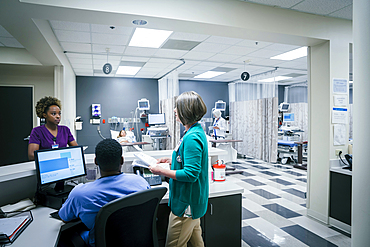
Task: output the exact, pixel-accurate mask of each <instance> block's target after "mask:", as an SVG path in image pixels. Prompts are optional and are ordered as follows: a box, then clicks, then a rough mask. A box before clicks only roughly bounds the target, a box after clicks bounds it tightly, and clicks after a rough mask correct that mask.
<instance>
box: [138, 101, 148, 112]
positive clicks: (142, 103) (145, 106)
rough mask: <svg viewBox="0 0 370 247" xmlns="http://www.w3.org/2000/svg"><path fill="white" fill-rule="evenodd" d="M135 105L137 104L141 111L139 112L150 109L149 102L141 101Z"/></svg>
mask: <svg viewBox="0 0 370 247" xmlns="http://www.w3.org/2000/svg"><path fill="white" fill-rule="evenodd" d="M137 104H138V108H139V110H141V111H143V110H149V109H150V106H149V100H143V99H141V100H139V101H138V102H137Z"/></svg>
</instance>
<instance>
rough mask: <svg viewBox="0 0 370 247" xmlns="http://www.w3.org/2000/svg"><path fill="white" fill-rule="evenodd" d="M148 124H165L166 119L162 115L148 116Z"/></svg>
mask: <svg viewBox="0 0 370 247" xmlns="http://www.w3.org/2000/svg"><path fill="white" fill-rule="evenodd" d="M148 124H149V125H155V124H166V119H165V115H164V113H160V114H148Z"/></svg>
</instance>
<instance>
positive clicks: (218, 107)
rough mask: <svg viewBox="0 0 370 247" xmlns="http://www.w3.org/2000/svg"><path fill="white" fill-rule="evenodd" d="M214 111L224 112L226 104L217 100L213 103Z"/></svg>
mask: <svg viewBox="0 0 370 247" xmlns="http://www.w3.org/2000/svg"><path fill="white" fill-rule="evenodd" d="M215 109H216V110H220V111H225V110H226V102H224V101H222V100H219V101H217V102H215Z"/></svg>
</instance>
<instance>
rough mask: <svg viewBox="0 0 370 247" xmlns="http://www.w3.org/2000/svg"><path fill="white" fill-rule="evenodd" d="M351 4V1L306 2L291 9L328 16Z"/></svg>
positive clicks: (307, 0)
mask: <svg viewBox="0 0 370 247" xmlns="http://www.w3.org/2000/svg"><path fill="white" fill-rule="evenodd" d="M350 4H352V1H351V0H326V1H317V0H305V1H302V2H300V3H298V4H297V5H295V6H294V7H292V8H291V9H294V10H298V11H302V12H307V13H313V14H318V15H327V14H330V13H332V12H334V11H337V10H339V9H342V8H344V7H347V6H348V5H350Z"/></svg>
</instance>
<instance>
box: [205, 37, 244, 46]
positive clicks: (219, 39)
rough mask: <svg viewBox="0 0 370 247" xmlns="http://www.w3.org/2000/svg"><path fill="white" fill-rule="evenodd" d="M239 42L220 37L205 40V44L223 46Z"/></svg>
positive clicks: (238, 40)
mask: <svg viewBox="0 0 370 247" xmlns="http://www.w3.org/2000/svg"><path fill="white" fill-rule="evenodd" d="M241 41H243V40H242V39H235V38H228V37H221V36H211V37H209V38H208V39H206V40H205V42H207V43H218V44H225V45H235V44H237V43H239V42H241Z"/></svg>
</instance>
